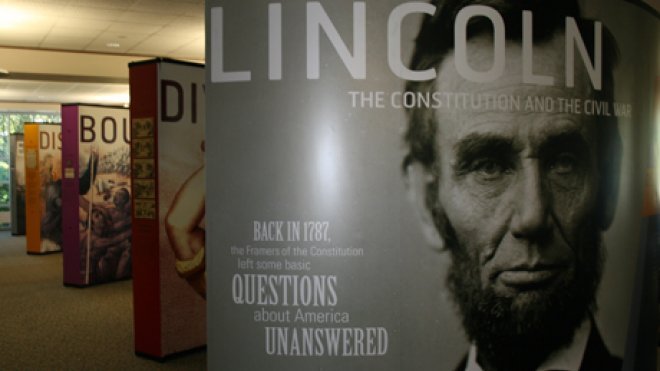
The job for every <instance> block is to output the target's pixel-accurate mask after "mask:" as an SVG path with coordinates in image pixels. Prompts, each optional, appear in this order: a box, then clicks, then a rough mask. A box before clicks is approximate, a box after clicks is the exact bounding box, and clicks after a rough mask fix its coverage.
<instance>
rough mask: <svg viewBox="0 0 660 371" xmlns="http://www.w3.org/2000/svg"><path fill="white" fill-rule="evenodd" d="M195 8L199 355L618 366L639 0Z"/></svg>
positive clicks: (653, 56) (629, 243) (632, 331)
mask: <svg viewBox="0 0 660 371" xmlns="http://www.w3.org/2000/svg"><path fill="white" fill-rule="evenodd" d="M206 27H207V28H206V31H207V32H206V38H207V40H206V53H207V54H206V55H207V59H206V62H207V76H206V77H207V79H206V99H207V103H206V120H207V122H208V123H209V125H208V127H207V131H206V134H207V136H206V163H207V187H208V189H209V194H208V197H207V200H206V221H207V223H206V226H207V228H206V231H207V238H206V241H205V245H204V246H205V249H206V258H207V260H206V261H207V274H208V276H207V278H208V282H207V284H208V295H207V301H208V311H209V312H208V313H209V323H208V331H209V333H208V336H209V343H208V357H209V365H208V366H209V369H212V370H215V369H228V370H236V371H252V370H254V371H256V370H266V369H268V370H283V371H284V370H286V371H294V370H301V371H302V370H342V371H348V370H356V371H361V370H392V371H395V370H460V371H463V370H480V369H484V370H496V371H511V370H537V369H543V370H554V369H561V370H567V369H570V370H577V369H581V370H622V369H623V370H636V368H635V362H636V358H637V355H636V353H635V350H636V349H638V348H639V347H641V346H648V344H644V343H642V342H637V337H638V331H637V330H638V328H637V327H636V326H635V325H634V324H633V322H634V321H633V319H634V318H638V317H639V314H640V313H641V309H642V308H641V307H640V304H639V303H640V301H639V300H637V299H638V297H639V295H641V294H639V293H638V291H637V290H635V287H636V285H637V284H638V280H637V277H638V276H637V274H638V272H639V270H638V268H639V265H638V263H639V261H640V259H639V258H640V257H641V256H646V249H647V248H646V233H645V229H644V228H642V227H641V223H640V222H641V219H642V216H641V215H642V213H641V210H642V197H641V195H642V193H643V192H642V190H643V188H644V176H645V174H644V173H645V169H646V168H647V167H648V162H649V159H650V158H651V156H650V151H651V148H652V145H653V141H654V135H653V133H654V132H655V131H654V126H653V121H652V119H651V118H652V113H653V104H652V99H651V97H652V96H653V91H654V90H653V89H654V86H653V83H654V79H655V76H656V75H657V71H658V45H660V43H659V42H658V41H659V40H658V39H659V32H658V27H659V24H658V19H657V18H655V17H654V16H653V15H652V14H651V13H649V12H647V11H646V10H645V8H643V7H640V6H638V5H636V4H632V3H630V2H627V1H622V0H605V1H595V0H584V1H570V0H567V1H559V2H557V1H528V2H524V1H480V0H475V1H454V0H448V1H442V0H434V1H430V2H428V1H400V0H383V1H354V0H334V1H329V0H328V1H325V0H321V1H305V0H291V1H286V2H271V1H263V0H246V1H240V2H239V1H226V0H209V1H207V2H206ZM651 320H653V319H652V318H651ZM635 321H637V320H635ZM642 321H643V320H642ZM635 323H639V322H635ZM651 346H652V347H655V344H651ZM640 369H641V368H640Z"/></svg>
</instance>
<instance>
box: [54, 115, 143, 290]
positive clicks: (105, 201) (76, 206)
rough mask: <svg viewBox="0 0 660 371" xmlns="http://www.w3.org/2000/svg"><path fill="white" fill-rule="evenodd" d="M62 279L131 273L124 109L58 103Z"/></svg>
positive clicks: (77, 281) (84, 280) (89, 280)
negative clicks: (59, 120)
mask: <svg viewBox="0 0 660 371" xmlns="http://www.w3.org/2000/svg"><path fill="white" fill-rule="evenodd" d="M62 163H63V168H62V173H63V178H62V217H63V219H62V233H63V236H62V243H63V245H62V251H63V267H64V276H63V277H64V284H66V285H74V286H87V285H92V284H97V283H104V282H111V281H116V280H120V279H126V278H130V276H131V209H130V208H131V178H130V129H129V124H128V109H126V108H122V107H107V106H93V105H84V104H66V105H62Z"/></svg>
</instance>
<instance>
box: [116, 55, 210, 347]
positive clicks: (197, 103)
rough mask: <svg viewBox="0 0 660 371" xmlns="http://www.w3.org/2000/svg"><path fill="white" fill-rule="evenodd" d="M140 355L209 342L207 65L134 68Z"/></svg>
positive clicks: (162, 62)
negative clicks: (205, 211)
mask: <svg viewBox="0 0 660 371" xmlns="http://www.w3.org/2000/svg"><path fill="white" fill-rule="evenodd" d="M129 77H130V94H131V108H130V111H131V137H132V144H131V145H132V149H131V169H132V173H131V179H132V185H133V206H132V210H133V246H134V247H133V307H134V326H135V352H136V353H137V354H140V355H144V356H148V357H153V358H159V359H162V358H164V357H167V356H170V355H173V354H176V353H180V352H182V351H187V350H191V349H195V348H199V347H203V346H205V345H206V300H205V297H206V273H205V257H204V239H205V231H204V229H205V227H204V224H205V220H204V200H205V194H206V188H205V184H204V181H205V178H204V125H205V124H204V123H205V120H204V66H203V65H201V64H193V63H187V62H181V61H175V60H171V59H155V60H149V61H142V62H136V63H131V64H129Z"/></svg>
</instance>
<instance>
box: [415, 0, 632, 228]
mask: <svg viewBox="0 0 660 371" xmlns="http://www.w3.org/2000/svg"><path fill="white" fill-rule="evenodd" d="M432 3H433V5H435V6H436V9H437V10H436V13H435V14H434V15H432V16H429V15H426V16H425V18H424V20H423V22H422V25H421V28H420V30H419V33H418V35H417V38H416V40H415V47H414V51H413V55H412V59H411V62H410V66H409V67H410V69H411V70H427V69H430V68H438V67H439V66H440V64H441V63H442V61H443V60H444V59H445V58H446V57H447V56H448V55H449V54H450V53H451V52H452V50H453V49H454V21H455V19H456V15H457V14H458V12H459V11H460V10H461V9H462V8H464V7H466V6H470V5H484V6H489V7H491V8H493V9H495V10H496V11H497V12H498V13H499V14H500V15H501V16H502V18H503V19H504V24H505V30H506V32H505V34H506V39H507V40H510V41H513V42H518V43H521V42H522V41H521V40H522V32H523V31H522V28H523V27H522V14H523V13H522V12H523V11H524V10H529V11H531V12H532V14H533V37H534V40H533V42H534V44H542V43H544V42H547V41H549V40H551V39H552V38H553V37H554V36H555V35H561V34H563V33H564V32H565V27H566V26H565V25H566V18H567V17H572V18H573V19H575V21H576V23H577V26H578V29H579V31H580V35H581V36H582V39H583V41H584V44H585V46H586V48H587V51H588V53H589V57H590V59H591V60H594V57H593V45H594V25H593V21H590V20H588V19H584V18H582V17H581V16H580V8H579V5H578V4H577V1H575V0H555V1H546V0H432ZM492 31H493V26H492V24H491V22H490V20H488V19H487V18H485V17H473V18H471V19H470V22H469V23H468V25H467V39H468V40H470V39H473V38H475V37H479V36H488V35H492ZM602 36H603V37H602V42H603V49H602V50H603V55H602V58H603V59H602V63H603V64H602V73H603V76H602V89H601V90H594V89H592V90H591V97H589V98H593V99H596V100H599V101H607V102H612V101H613V100H614V99H613V90H614V89H613V88H614V84H613V76H612V70H613V67H614V65H615V63H616V59H617V55H618V52H617V48H616V44H615V41H614V39H613V37H612V36H611V34H610V33H609V32H608V30H607V29H606V27H604V26H603V35H602ZM576 64H578V63H576ZM569 68H572V66H569ZM521 73H522V71H521ZM561 83H563V82H561ZM435 87H436V81H435V80H428V81H408V82H407V83H406V87H405V90H406V92H413V93H424V94H426V93H432V92H433V91H434V90H435ZM610 105H611V103H610ZM406 114H407V120H408V125H407V129H406V132H405V136H404V140H405V144H406V147H407V154H406V156H405V158H404V161H403V168H404V171H406V169H407V167H408V166H409V165H410V164H412V163H420V164H422V165H423V166H424V167H425V168H426V170H427V171H429V172H430V173H436V172H437V169H436V168H435V167H436V164H437V161H438V158H437V157H438V154H437V148H436V143H437V138H436V132H437V126H438V123H437V117H436V115H435V112H434V109H433V108H429V107H413V108H408V109H407V111H406ZM598 120H599V125H598V147H599V148H598V160H599V162H598V170H599V177H600V197H599V199H600V200H601V201H603V199H604V198H607V197H609V198H610V199H611V198H616V194H617V189H618V169H619V157H620V152H621V149H620V147H621V140H620V137H619V132H618V128H617V121H616V117H614V116H611V117H609V116H608V117H599V118H598ZM428 196H429V198H428V199H427V203H431V202H432V203H435V202H436V199H437V198H436V197H435V195H433V192H431V194H429V195H428ZM615 203H616V202H612V201H611V200H610V201H608V202H600V203H599V204H600V205H601V206H599V207H601V208H603V210H600V212H599V214H600V216H601V217H602V218H603V219H602V220H601V226H602V227H603V228H607V226H609V223H610V222H611V217H612V215H613V206H611V205H609V204H615ZM429 206H431V205H430V204H429Z"/></svg>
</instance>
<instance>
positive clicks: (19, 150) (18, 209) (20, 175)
mask: <svg viewBox="0 0 660 371" xmlns="http://www.w3.org/2000/svg"><path fill="white" fill-rule="evenodd" d="M9 174H10V175H9V177H10V186H9V210H10V212H11V234H12V235H15V236H16V235H24V234H25V157H24V154H23V134H22V133H11V134H10V135H9Z"/></svg>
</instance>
